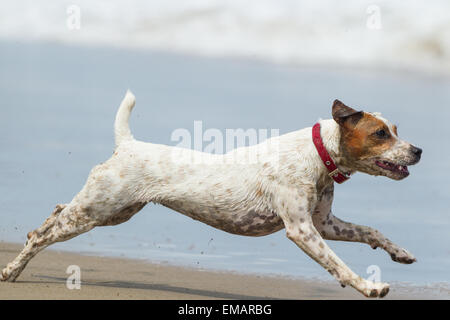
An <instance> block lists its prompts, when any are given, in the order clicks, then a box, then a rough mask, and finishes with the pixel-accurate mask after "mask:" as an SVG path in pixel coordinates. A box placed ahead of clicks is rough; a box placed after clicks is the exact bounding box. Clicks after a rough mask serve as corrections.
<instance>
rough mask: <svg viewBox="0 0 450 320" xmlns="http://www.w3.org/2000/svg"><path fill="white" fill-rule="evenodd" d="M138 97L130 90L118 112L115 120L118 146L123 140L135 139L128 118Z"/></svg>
mask: <svg viewBox="0 0 450 320" xmlns="http://www.w3.org/2000/svg"><path fill="white" fill-rule="evenodd" d="M135 102H136V99H135V97H134V95H133V94H132V93H131V91H130V90H128V91H127V93H126V94H125V98H123V100H122V103H121V104H120V107H119V110H118V111H117V114H116V121H115V122H114V134H115V139H116V147H118V146H119V145H120V144H121V143H122V142H124V141H129V140H133V139H134V138H133V135H132V134H131V131H130V127H129V126H128V119H129V118H130V113H131V110H133V107H134V104H135Z"/></svg>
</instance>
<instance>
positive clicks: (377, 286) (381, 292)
mask: <svg viewBox="0 0 450 320" xmlns="http://www.w3.org/2000/svg"><path fill="white" fill-rule="evenodd" d="M369 284H370V285H368V286H367V287H366V288H365V289H364V290H362V291H361V293H362V294H363V295H365V296H366V297H367V298H383V297H385V296H386V295H387V294H388V292H389V284H388V283H383V282H377V283H374V282H369Z"/></svg>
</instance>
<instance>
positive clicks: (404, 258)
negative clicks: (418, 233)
mask: <svg viewBox="0 0 450 320" xmlns="http://www.w3.org/2000/svg"><path fill="white" fill-rule="evenodd" d="M390 255H391V259H392V260H393V261H395V262H399V263H404V264H411V263H413V262H416V261H417V259H416V258H415V257H414V256H413V255H412V254H411V253H409V252H408V251H407V250H406V249H403V248H397V249H395V250H394V251H393V252H390Z"/></svg>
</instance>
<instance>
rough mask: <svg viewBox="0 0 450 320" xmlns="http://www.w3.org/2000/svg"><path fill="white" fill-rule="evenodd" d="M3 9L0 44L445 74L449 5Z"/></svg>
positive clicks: (45, 3)
mask: <svg viewBox="0 0 450 320" xmlns="http://www.w3.org/2000/svg"><path fill="white" fill-rule="evenodd" d="M0 9H1V10H0V39H9V40H11V39H13V40H18V39H19V40H33V41H57V42H62V43H68V44H77V45H96V46H99V45H101V46H103V45H110V46H120V47H130V48H148V49H157V50H169V51H175V52H183V53H190V54H199V55H205V56H213V57H227V56H232V57H245V58H255V59H262V60H267V61H270V62H275V63H282V64H295V65H326V66H330V65H331V66H344V67H363V68H388V69H408V70H415V71H422V72H428V73H439V74H447V75H448V74H450V1H447V0H431V1H426V2H424V1H419V0H410V1H388V0H384V1H376V2H373V1H366V0H347V1H345V2H344V1H341V2H339V3H338V2H336V1H333V0H317V1H298V0H277V1H273V0H247V1H243V0H229V1H227V0H208V1H206V0H171V1H163V0H150V1H146V0H128V1H118V0H97V1H95V2H93V1H89V0H70V1H67V0H60V1H54V0H40V1H31V0H28V1H27V0H14V1H8V2H7V1H3V2H2V3H1V4H0ZM78 17H79V19H78ZM78 22H79V24H78ZM78 26H79V28H78Z"/></svg>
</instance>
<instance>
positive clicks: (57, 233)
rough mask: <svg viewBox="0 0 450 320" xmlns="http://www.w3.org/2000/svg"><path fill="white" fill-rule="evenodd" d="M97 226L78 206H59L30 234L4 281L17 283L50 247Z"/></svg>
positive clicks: (6, 268)
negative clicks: (24, 271) (41, 253)
mask: <svg viewBox="0 0 450 320" xmlns="http://www.w3.org/2000/svg"><path fill="white" fill-rule="evenodd" d="M95 226H96V221H95V220H92V219H90V218H89V217H88V215H87V210H86V209H84V208H82V207H80V206H78V205H73V204H69V205H57V206H56V208H55V210H54V211H53V213H52V214H51V215H50V217H48V218H47V220H46V221H45V222H44V223H43V224H42V226H41V227H39V228H37V229H36V230H34V231H31V232H29V233H28V235H27V237H28V241H27V242H26V244H25V247H24V248H23V250H22V252H20V254H19V255H18V256H17V257H16V258H15V259H14V260H13V261H12V262H10V263H9V264H8V265H7V266H6V267H5V268H4V269H3V271H2V273H1V278H0V279H1V280H2V281H15V280H16V279H17V277H18V276H19V275H20V273H21V272H22V271H23V269H24V268H25V267H26V265H27V264H28V262H29V261H30V260H31V259H32V258H33V257H34V256H35V255H36V254H37V253H38V252H39V251H41V250H43V249H44V248H46V247H48V246H49V245H51V244H53V243H55V242H60V241H65V240H69V239H71V238H73V237H75V236H77V235H79V234H82V233H84V232H87V231H89V230H91V229H92V228H93V227H95Z"/></svg>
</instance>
